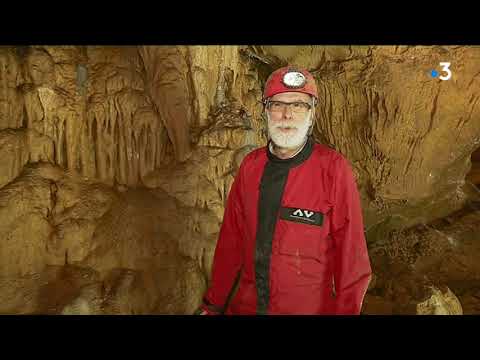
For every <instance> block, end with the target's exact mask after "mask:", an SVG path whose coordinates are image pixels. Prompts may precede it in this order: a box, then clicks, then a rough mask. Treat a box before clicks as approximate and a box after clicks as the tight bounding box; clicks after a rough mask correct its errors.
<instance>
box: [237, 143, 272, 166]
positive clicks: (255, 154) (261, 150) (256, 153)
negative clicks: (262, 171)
mask: <svg viewBox="0 0 480 360" xmlns="http://www.w3.org/2000/svg"><path fill="white" fill-rule="evenodd" d="M266 150H267V147H266V146H261V147H258V148H256V149H253V150H252V151H250V152H248V153H247V154H246V155H245V157H244V158H243V161H242V162H243V163H251V162H255V161H256V160H261V159H262V158H264V157H265V155H266Z"/></svg>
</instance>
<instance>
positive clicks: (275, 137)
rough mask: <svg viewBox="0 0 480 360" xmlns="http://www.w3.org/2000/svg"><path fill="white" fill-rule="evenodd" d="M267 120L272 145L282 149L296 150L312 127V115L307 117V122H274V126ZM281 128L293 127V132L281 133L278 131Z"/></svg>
mask: <svg viewBox="0 0 480 360" xmlns="http://www.w3.org/2000/svg"><path fill="white" fill-rule="evenodd" d="M267 119H268V134H269V137H270V139H272V141H273V143H274V144H275V145H276V146H278V147H280V148H283V149H296V148H298V147H300V146H301V145H303V143H304V142H305V140H307V137H308V130H309V128H310V126H311V125H312V113H310V114H309V115H308V120H305V121H302V122H299V123H295V124H292V121H284V122H275V124H274V123H273V122H272V121H271V120H270V117H269V116H268V115H267ZM282 127H293V128H294V129H295V130H294V131H292V130H290V131H289V132H288V133H283V132H282V131H280V130H279V128H282Z"/></svg>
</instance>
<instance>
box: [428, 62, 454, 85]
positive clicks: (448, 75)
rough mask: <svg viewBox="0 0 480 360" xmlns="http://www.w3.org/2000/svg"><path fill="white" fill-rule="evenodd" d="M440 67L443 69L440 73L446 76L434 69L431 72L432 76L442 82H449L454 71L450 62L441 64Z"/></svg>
mask: <svg viewBox="0 0 480 360" xmlns="http://www.w3.org/2000/svg"><path fill="white" fill-rule="evenodd" d="M440 66H441V67H442V70H441V71H440V72H442V73H444V75H440V72H439V71H437V70H435V69H433V70H431V71H430V75H432V77H433V78H439V79H440V80H443V81H446V80H449V79H450V78H451V77H452V71H451V70H450V63H449V62H445V61H444V62H441V63H440Z"/></svg>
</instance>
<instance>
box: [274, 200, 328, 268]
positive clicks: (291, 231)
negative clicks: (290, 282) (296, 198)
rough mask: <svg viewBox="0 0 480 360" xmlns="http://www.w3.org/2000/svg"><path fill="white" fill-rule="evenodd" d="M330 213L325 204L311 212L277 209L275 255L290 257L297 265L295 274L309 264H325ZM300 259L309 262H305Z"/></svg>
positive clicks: (295, 209)
mask: <svg viewBox="0 0 480 360" xmlns="http://www.w3.org/2000/svg"><path fill="white" fill-rule="evenodd" d="M330 210H331V206H329V205H328V204H325V205H323V206H318V207H316V208H313V209H304V208H295V207H282V208H281V209H280V212H279V220H278V223H277V226H278V227H279V228H278V235H279V238H278V241H279V242H278V252H279V254H281V255H287V256H291V257H292V260H295V261H296V262H297V263H298V267H299V269H298V271H300V270H301V268H304V267H305V265H306V264H308V263H311V262H312V261H313V262H317V263H325V262H327V260H328V256H329V252H330V250H331V248H332V240H331V238H330V236H329V233H330V221H329V220H330V218H329V217H330ZM302 259H304V260H309V261H307V262H305V261H302ZM302 263H303V265H304V266H303V267H302V266H301V265H302ZM311 265H314V264H311Z"/></svg>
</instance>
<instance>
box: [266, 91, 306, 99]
mask: <svg viewBox="0 0 480 360" xmlns="http://www.w3.org/2000/svg"><path fill="white" fill-rule="evenodd" d="M270 100H276V101H283V100H290V101H292V100H302V101H309V100H310V95H308V94H304V93H300V92H293V91H289V92H284V93H280V94H275V95H273V96H272V97H271V98H270Z"/></svg>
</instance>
